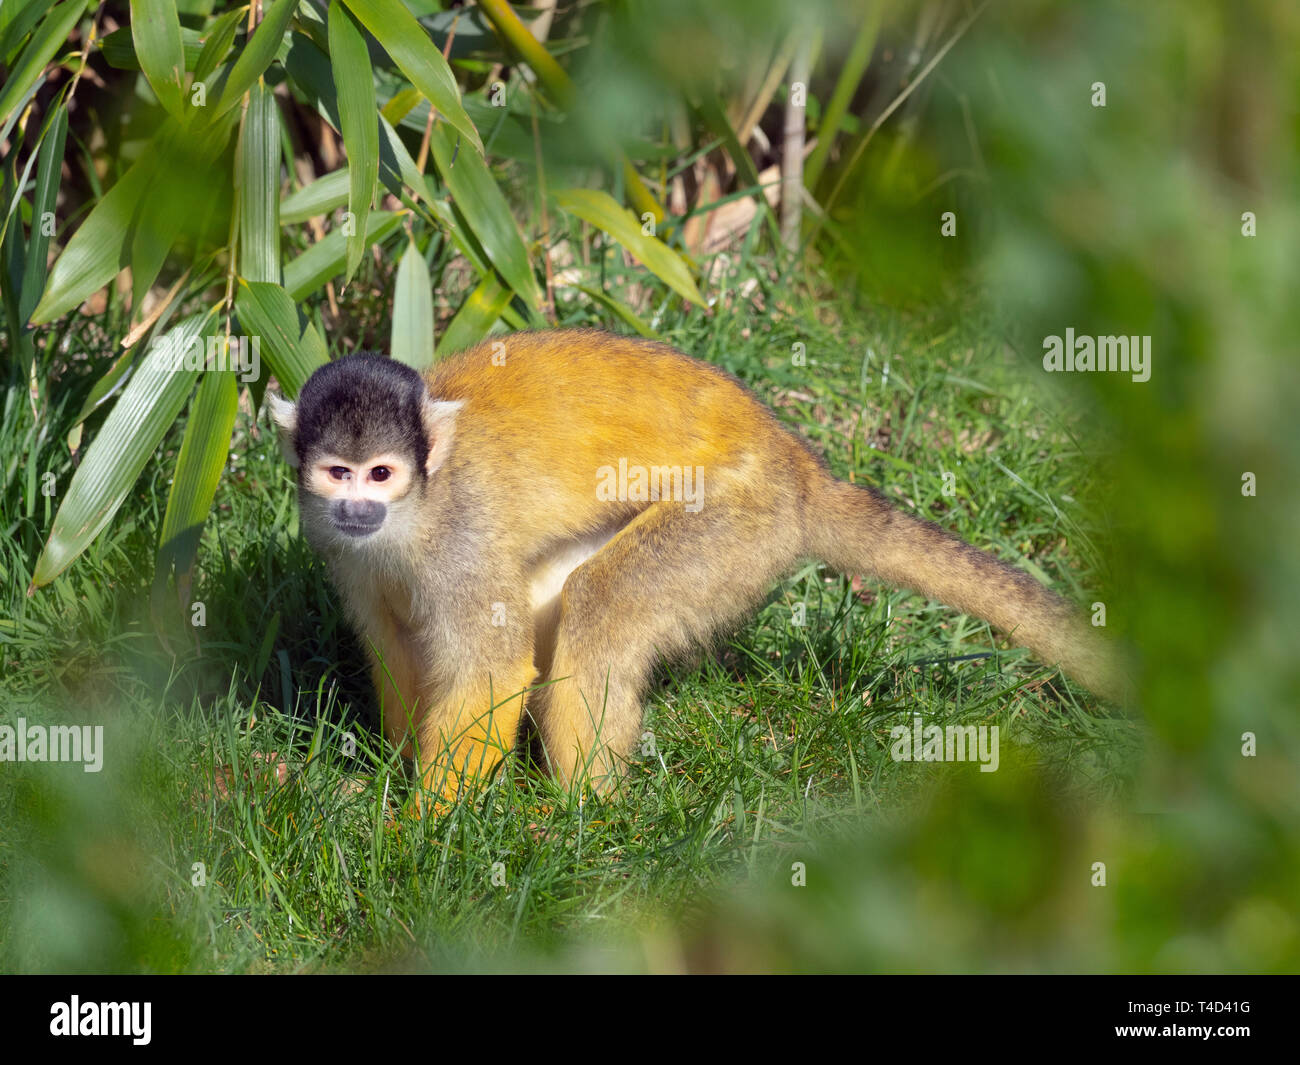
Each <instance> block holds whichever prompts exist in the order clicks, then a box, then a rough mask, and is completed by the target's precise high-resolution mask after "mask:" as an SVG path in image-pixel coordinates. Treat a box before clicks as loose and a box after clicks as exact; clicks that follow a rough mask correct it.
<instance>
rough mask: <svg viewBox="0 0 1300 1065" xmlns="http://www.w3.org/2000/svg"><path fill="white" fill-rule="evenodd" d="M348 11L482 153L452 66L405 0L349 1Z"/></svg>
mask: <svg viewBox="0 0 1300 1065" xmlns="http://www.w3.org/2000/svg"><path fill="white" fill-rule="evenodd" d="M345 2H346V3H347V6H348V8H349V9H350V10H351V11H352V13H353V14H354V15H356V16H357V18H358V19H360V20H361V23H362V25H364V26H365V27H366V29H368V30H369V31H370V32H371V33H372V34H373V35H374V38H375V40H377V41H378V42H379V43H380V44H381V45H383V46H384V51H386V52H387V53H388V54H389V55H390V56H391V57H392V59H393V62H394V63H396V64H397V68H398V69H399V70H400V71H401V72H402V73H403V74H405V75H406V78H407V80H408V81H409V82H410V83H411V84H412V85H414V86H415V87H416V88H417V89H419V90H420V92H422V93H423V94H424V95H425V96H426V97H427V98H428V100H429V102H430V103H431V104H433V106H434V107H436V108H437V109H438V111H439V112H440V113H441V114H442V117H443V120H444V121H445V122H447V123H448V124H449V125H451V126H452V127H453V128H455V129H457V130H459V131H460V132H461V133H462V134H463V135H464V136H465V138H466V140H468V141H469V143H470V145H471V146H472V147H473V148H474V150H475V151H476V152H477V153H478V154H479V155H482V154H483V142H482V141H481V140H480V139H479V135H478V130H476V129H475V128H474V123H473V122H471V121H470V117H469V115H467V114H466V113H465V108H464V107H463V106H462V104H461V102H460V88H459V86H457V84H456V78H455V76H454V75H453V74H452V72H451V67H449V66H448V65H447V61H446V60H445V59H443V58H442V53H441V52H439V51H438V48H437V46H436V45H435V44H434V43H433V41H432V40H430V39H429V35H428V33H426V32H425V30H424V27H423V26H421V25H420V24H419V23H418V22H416V21H415V16H414V15H412V14H411V13H410V12H409V11H408V10H407V9H406V8H405V7H404V6H403V5H402V3H401V0H345Z"/></svg>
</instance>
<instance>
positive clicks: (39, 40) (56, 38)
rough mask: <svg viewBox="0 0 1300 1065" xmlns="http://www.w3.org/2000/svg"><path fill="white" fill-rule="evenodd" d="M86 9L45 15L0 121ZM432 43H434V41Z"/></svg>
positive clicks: (1, 106)
mask: <svg viewBox="0 0 1300 1065" xmlns="http://www.w3.org/2000/svg"><path fill="white" fill-rule="evenodd" d="M85 9H86V0H63V3H61V4H59V5H58V6H57V7H55V8H54V9H53V10H52V11H51V12H50V13H49V14H48V15H46V16H45V21H44V22H42V23H41V25H40V28H39V29H37V31H36V32H35V34H33V36H32V39H31V40H30V41H28V42H27V47H26V48H24V49H23V51H22V58H21V59H19V60H18V62H17V64H16V65H15V66H14V68H13V70H11V71H10V72H9V75H8V77H6V78H5V84H4V88H3V89H0V124H3V125H4V126H6V127H7V126H8V125H9V119H10V118H11V117H12V115H13V113H14V111H15V109H16V108H17V106H18V105H19V103H21V102H22V101H23V100H24V99H26V97H27V95H28V93H29V92H30V91H31V89H32V88H33V87H34V86H35V85H36V82H37V81H38V80H39V79H40V77H41V74H42V73H43V72H44V70H45V65H46V64H47V63H48V62H49V61H50V60H51V59H53V58H54V55H55V53H56V52H57V51H58V50H59V48H61V47H62V45H63V43H64V41H66V40H67V39H68V34H69V33H71V32H72V27H73V26H75V25H76V23H77V19H78V18H80V17H81V13H82V11H84V10H85ZM420 32H422V33H423V32H424V31H423V30H421V31H420ZM430 47H431V48H432V47H433V46H432V44H430ZM435 51H436V49H435ZM466 121H469V120H468V119H466ZM5 135H6V136H7V135H8V134H7V133H6V134H5ZM480 150H481V148H480Z"/></svg>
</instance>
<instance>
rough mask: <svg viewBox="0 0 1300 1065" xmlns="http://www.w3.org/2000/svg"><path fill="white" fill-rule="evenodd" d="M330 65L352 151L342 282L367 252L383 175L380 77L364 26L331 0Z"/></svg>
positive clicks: (345, 135)
mask: <svg viewBox="0 0 1300 1065" xmlns="http://www.w3.org/2000/svg"><path fill="white" fill-rule="evenodd" d="M329 43H330V66H331V68H332V69H333V71H334V85H335V88H336V90H337V93H338V103H339V121H340V122H341V123H342V127H343V128H342V133H343V146H344V148H346V149H347V153H348V175H349V180H350V188H349V191H348V211H349V213H350V214H351V215H352V219H353V223H354V227H353V232H352V235H351V236H350V237H349V238H348V260H347V268H346V269H345V271H344V275H343V283H344V285H345V286H346V285H347V283H348V282H349V281H351V280H352V275H353V274H354V273H356V269H357V266H358V265H359V264H360V262H361V255H362V253H363V252H364V251H365V250H366V222H367V220H368V219H369V217H370V203H371V201H372V200H373V199H374V195H375V182H376V180H377V179H378V177H379V119H378V115H377V114H376V111H377V109H378V104H377V103H376V101H375V76H374V73H373V71H371V69H370V54H369V53H368V52H367V51H366V38H365V34H364V33H363V32H362V30H361V26H360V24H359V23H358V22H357V20H356V16H354V15H353V14H352V13H351V12H350V11H348V10H347V9H346V8H344V7H343V5H342V4H341V3H340V2H339V0H330V8H329Z"/></svg>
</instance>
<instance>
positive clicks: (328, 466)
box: [267, 393, 463, 551]
mask: <svg viewBox="0 0 1300 1065" xmlns="http://www.w3.org/2000/svg"><path fill="white" fill-rule="evenodd" d="M267 398H268V403H269V406H270V411H271V417H272V419H273V420H274V421H275V423H276V426H277V427H278V429H279V435H280V446H281V449H282V451H283V452H284V456H285V459H286V461H288V463H289V465H290V466H292V467H294V468H295V469H297V470H298V486H299V508H300V510H301V513H302V521H303V529H304V531H305V532H306V534H307V538H308V540H309V541H311V542H312V544H313V546H315V547H317V548H318V549H321V548H334V549H336V550H337V549H344V550H358V549H360V550H367V551H369V550H371V549H374V548H381V549H383V548H386V549H391V548H394V547H400V546H403V545H405V544H407V543H409V542H410V540H411V538H412V535H413V532H414V530H415V529H417V527H418V522H417V520H416V519H417V516H418V514H417V512H418V509H419V503H420V498H421V496H422V495H423V490H424V487H425V483H426V478H427V477H429V476H432V475H433V474H434V473H436V472H437V470H438V469H439V468H440V467H441V466H442V465H443V464H444V462H445V461H446V459H447V456H448V454H449V453H450V450H451V443H452V438H453V435H454V431H455V420H456V414H457V413H458V412H459V410H460V408H461V407H462V406H463V404H462V403H460V402H447V401H439V400H434V399H432V398H426V399H425V402H424V407H423V410H422V411H421V421H422V422H423V430H424V432H423V437H424V442H425V448H424V450H425V454H424V455H423V456H420V455H419V454H417V453H415V452H414V451H412V450H409V449H406V448H396V447H392V446H388V447H378V446H375V447H373V448H372V447H370V446H368V445H366V444H365V442H364V441H362V442H361V446H360V447H358V444H357V442H356V441H355V440H352V441H349V442H348V443H347V444H344V443H343V441H342V440H341V439H340V440H337V441H334V440H331V435H332V434H331V433H330V432H329V431H328V425H327V426H326V431H324V432H321V433H318V434H317V439H315V440H314V441H313V442H312V443H311V445H310V450H309V452H308V453H306V454H303V453H302V452H301V451H300V449H299V446H298V445H299V442H300V441H299V439H298V408H297V406H296V405H295V404H294V403H291V402H289V401H287V400H285V399H282V398H281V397H279V396H276V395H274V394H273V393H268V394H267ZM377 443H378V442H377V441H376V445H377ZM419 464H422V465H423V467H424V469H423V470H421V469H420V468H419Z"/></svg>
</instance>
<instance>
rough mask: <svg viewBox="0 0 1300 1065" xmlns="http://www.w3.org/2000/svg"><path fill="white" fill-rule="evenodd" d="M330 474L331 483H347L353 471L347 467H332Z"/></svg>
mask: <svg viewBox="0 0 1300 1065" xmlns="http://www.w3.org/2000/svg"><path fill="white" fill-rule="evenodd" d="M328 472H329V475H330V480H331V481H346V480H347V479H348V478H349V477H351V476H352V471H351V470H350V469H348V468H347V467H346V466H331V467H330V468H329V471H328Z"/></svg>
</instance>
